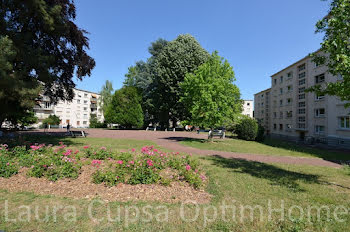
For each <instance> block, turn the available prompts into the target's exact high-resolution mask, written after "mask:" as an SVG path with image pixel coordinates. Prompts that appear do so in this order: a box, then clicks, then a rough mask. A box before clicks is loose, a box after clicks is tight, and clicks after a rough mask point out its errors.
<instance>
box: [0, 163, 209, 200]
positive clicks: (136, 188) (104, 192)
mask: <svg viewBox="0 0 350 232" xmlns="http://www.w3.org/2000/svg"><path fill="white" fill-rule="evenodd" d="M94 171H95V169H94V168H91V166H83V167H82V170H81V174H80V175H79V177H78V178H77V179H75V180H71V179H64V180H58V181H56V182H51V181H48V180H47V179H45V178H34V177H28V176H27V175H26V172H27V169H26V168H22V169H21V170H20V172H19V174H17V175H14V176H12V177H11V178H8V179H6V178H0V188H1V189H6V190H8V191H10V192H23V191H26V192H33V193H36V194H39V195H55V196H61V197H70V198H74V199H82V198H85V199H93V198H96V197H99V198H101V199H103V200H105V201H119V202H127V201H152V202H153V201H155V202H167V203H177V202H196V203H198V204H206V203H209V202H210V200H211V195H210V194H209V193H207V192H205V191H204V190H196V189H194V188H193V187H191V186H190V185H189V184H187V183H185V182H172V183H171V185H170V186H161V185H157V184H151V185H126V184H119V185H118V186H114V187H106V186H105V185H103V184H94V183H92V182H91V175H92V173H93V172H94Z"/></svg>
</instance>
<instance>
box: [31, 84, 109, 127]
mask: <svg viewBox="0 0 350 232" xmlns="http://www.w3.org/2000/svg"><path fill="white" fill-rule="evenodd" d="M100 97H101V96H100V95H99V94H97V93H93V92H89V91H85V90H80V89H74V98H73V100H72V101H71V102H69V101H59V102H58V103H57V104H56V105H54V104H52V103H51V102H50V99H49V98H48V97H45V96H44V97H43V99H42V101H41V102H40V104H39V105H38V106H36V107H35V108H34V112H35V115H36V116H37V117H38V119H39V122H38V123H37V124H36V125H34V126H36V127H39V126H40V125H41V124H42V122H43V120H44V119H46V118H47V117H49V115H53V114H54V115H56V116H58V117H59V118H60V119H61V123H60V125H59V126H60V127H66V126H67V125H68V124H70V125H71V127H75V128H87V127H89V126H90V117H91V114H95V115H96V116H97V120H98V121H100V122H102V121H103V120H104V117H103V112H102V110H101V108H100V107H99V105H98V99H99V98H100Z"/></svg>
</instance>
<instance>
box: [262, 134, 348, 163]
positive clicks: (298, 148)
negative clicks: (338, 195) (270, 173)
mask: <svg viewBox="0 0 350 232" xmlns="http://www.w3.org/2000/svg"><path fill="white" fill-rule="evenodd" d="M260 143H261V144H264V145H267V146H270V147H275V148H282V149H285V150H289V151H295V152H303V153H306V154H309V155H311V156H314V157H318V158H322V159H325V160H329V161H338V160H342V161H347V160H350V151H345V150H335V149H331V148H327V147H324V148H322V149H321V148H317V147H310V146H307V145H303V144H296V143H292V142H288V141H283V140H277V139H269V138H267V139H265V140H264V141H263V142H260ZM337 163H338V162H337Z"/></svg>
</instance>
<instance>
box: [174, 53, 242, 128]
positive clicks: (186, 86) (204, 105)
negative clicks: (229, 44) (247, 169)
mask: <svg viewBox="0 0 350 232" xmlns="http://www.w3.org/2000/svg"><path fill="white" fill-rule="evenodd" d="M235 80H236V79H235V75H234V72H233V68H232V67H231V66H230V64H229V63H228V62H227V60H223V58H221V57H220V56H219V55H218V54H217V52H214V53H213V54H212V55H211V57H210V59H209V60H208V61H207V62H206V63H204V64H202V65H201V66H199V67H198V69H197V70H195V71H194V73H188V74H187V75H186V77H185V80H184V81H183V83H182V84H181V85H180V86H181V89H182V92H183V96H182V97H181V102H182V103H184V105H185V107H186V108H187V109H188V111H189V112H190V114H191V116H190V118H189V120H186V122H185V123H189V124H191V125H196V126H200V127H204V128H211V129H213V128H217V127H221V126H224V125H225V124H226V123H227V121H234V120H235V118H237V117H238V115H239V114H240V113H241V112H242V100H241V99H240V91H239V89H238V87H237V86H236V85H234V84H233V82H234V81H235Z"/></svg>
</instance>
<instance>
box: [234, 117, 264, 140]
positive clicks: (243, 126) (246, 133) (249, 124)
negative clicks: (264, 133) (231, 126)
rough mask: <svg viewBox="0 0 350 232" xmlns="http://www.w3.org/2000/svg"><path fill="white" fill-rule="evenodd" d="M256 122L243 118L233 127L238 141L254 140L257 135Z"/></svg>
mask: <svg viewBox="0 0 350 232" xmlns="http://www.w3.org/2000/svg"><path fill="white" fill-rule="evenodd" d="M258 127H259V126H258V122H257V121H256V120H255V119H252V118H249V117H246V116H245V117H243V118H242V119H241V120H240V122H239V123H238V124H237V125H236V127H235V133H236V134H237V136H238V138H239V139H244V140H248V141H249V140H251V141H252V140H255V138H256V137H257V135H258Z"/></svg>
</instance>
